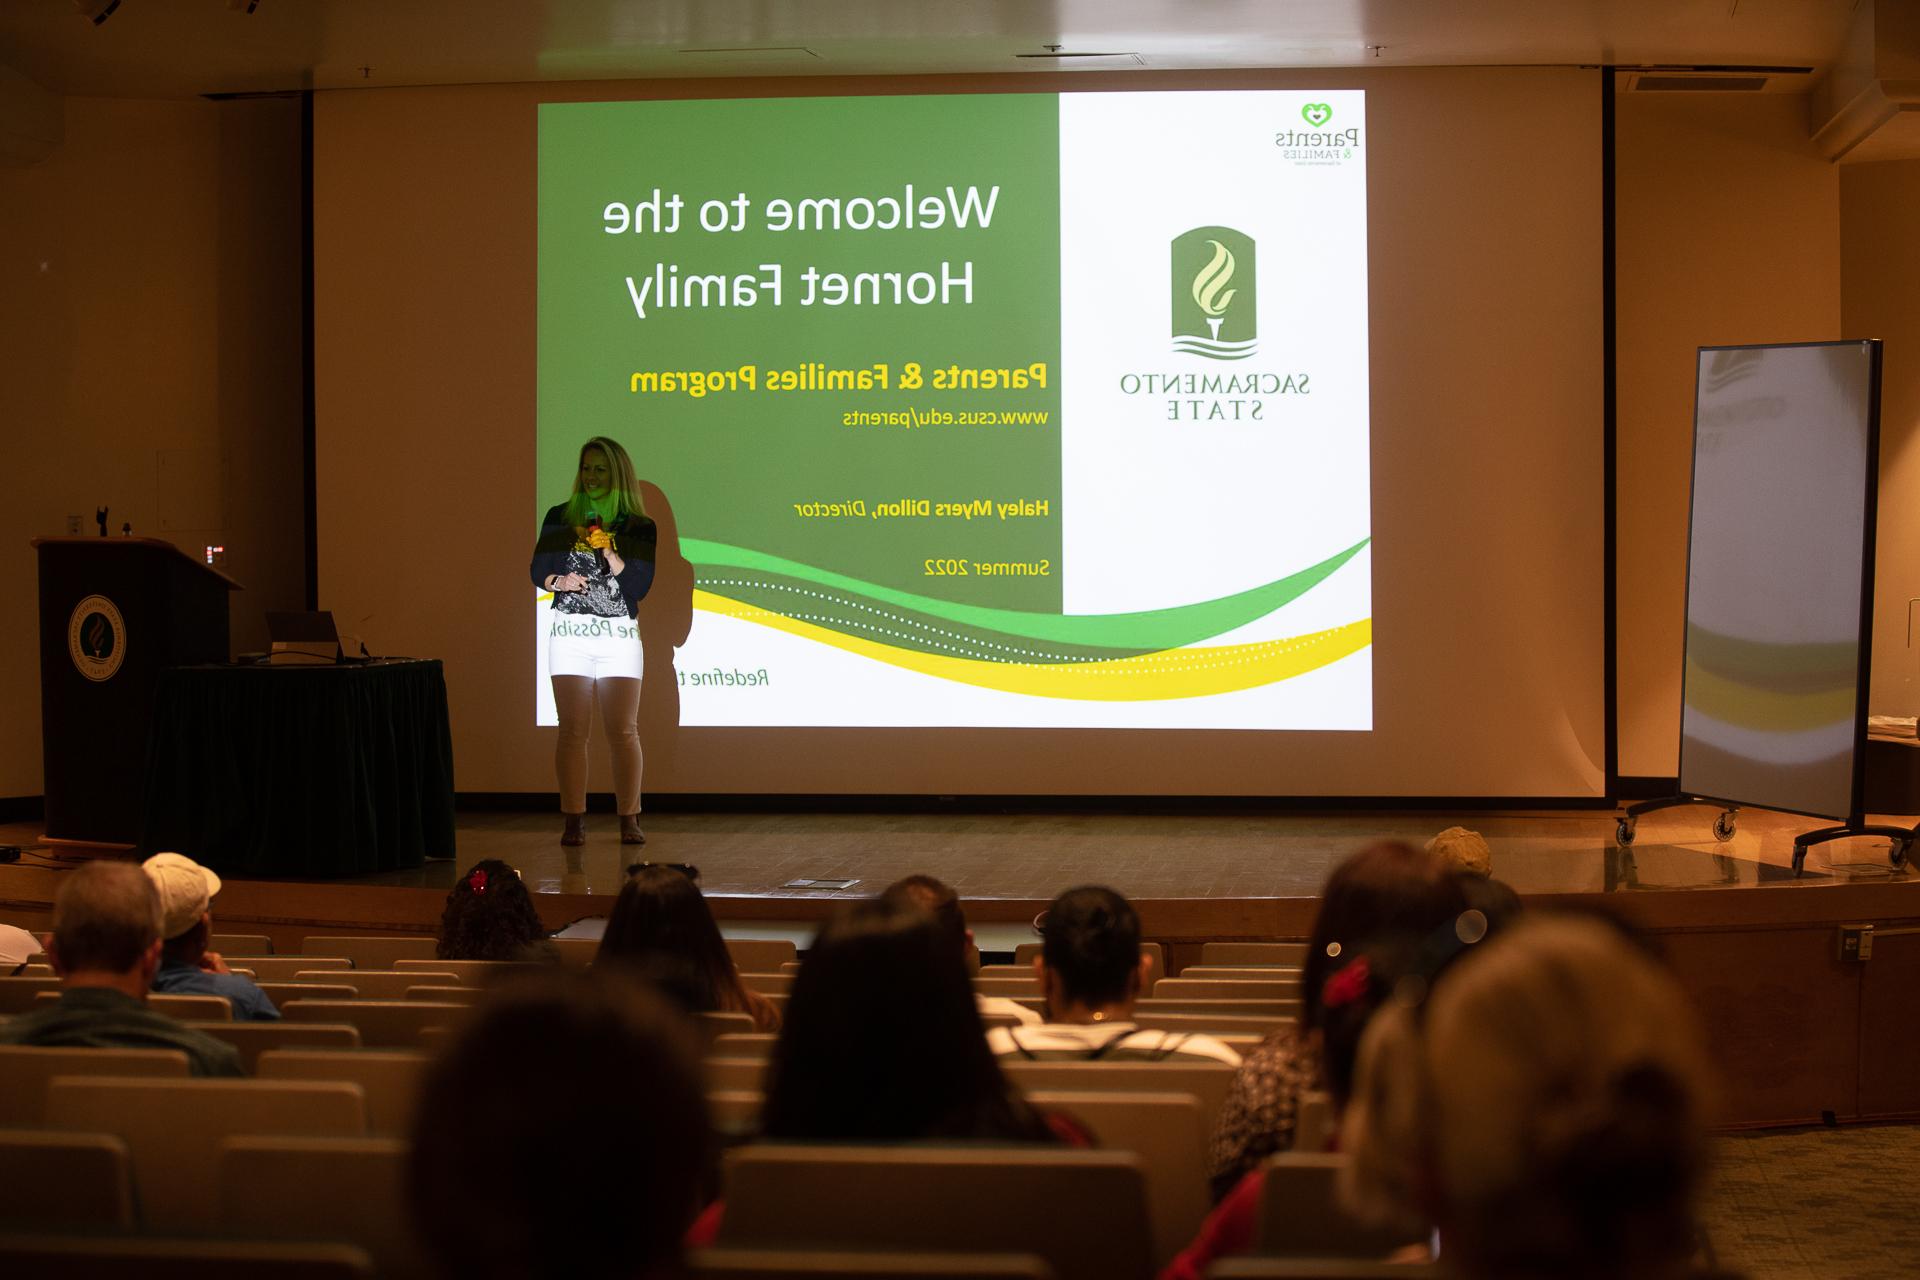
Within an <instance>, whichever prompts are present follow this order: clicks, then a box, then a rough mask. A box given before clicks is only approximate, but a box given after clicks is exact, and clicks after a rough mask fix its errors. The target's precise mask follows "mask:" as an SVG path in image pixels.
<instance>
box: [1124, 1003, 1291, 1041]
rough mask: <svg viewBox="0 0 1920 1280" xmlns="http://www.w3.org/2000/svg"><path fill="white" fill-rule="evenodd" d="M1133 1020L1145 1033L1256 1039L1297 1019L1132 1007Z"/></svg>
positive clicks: (1137, 1005) (1272, 1015)
mask: <svg viewBox="0 0 1920 1280" xmlns="http://www.w3.org/2000/svg"><path fill="white" fill-rule="evenodd" d="M1141 1003H1144V1001H1143V1002H1141ZM1179 1003H1185V1002H1184V1001H1182V1002H1179ZM1133 1020H1134V1021H1135V1022H1137V1023H1139V1024H1140V1025H1141V1026H1143V1027H1145V1028H1147V1029H1148V1030H1149V1031H1193V1032H1198V1033H1201V1034H1204V1035H1211V1036H1228V1035H1242V1036H1247V1035H1250V1036H1253V1037H1255V1039H1259V1038H1261V1037H1264V1036H1267V1035H1270V1034H1271V1033H1273V1032H1275V1031H1285V1030H1287V1029H1288V1028H1290V1027H1292V1026H1293V1025H1294V1024H1295V1023H1297V1022H1298V1021H1299V1018H1297V1017H1295V1016H1293V1015H1291V1014H1280V1015H1274V1014H1256V1013H1161V1012H1159V1011H1157V1010H1154V1009H1142V1008H1141V1007H1140V1005H1139V1004H1135V1005H1134V1008H1133Z"/></svg>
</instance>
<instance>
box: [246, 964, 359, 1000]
mask: <svg viewBox="0 0 1920 1280" xmlns="http://www.w3.org/2000/svg"><path fill="white" fill-rule="evenodd" d="M347 972H348V971H347V970H345V969H341V970H338V971H334V970H328V971H327V976H328V977H339V978H344V977H346V976H347ZM256 985H258V986H259V988H260V994H262V995H264V996H265V997H266V998H267V999H269V1000H271V1001H273V1007H274V1008H276V1009H277V1008H279V1007H280V1006H281V1005H283V1004H285V1003H287V1001H289V1000H358V999H359V998H360V990H359V988H357V987H350V986H348V985H347V984H346V983H344V982H311V981H308V982H262V983H258V984H256Z"/></svg>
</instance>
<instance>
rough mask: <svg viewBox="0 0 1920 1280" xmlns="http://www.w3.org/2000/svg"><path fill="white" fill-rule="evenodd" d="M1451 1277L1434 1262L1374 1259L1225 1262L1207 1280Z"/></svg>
mask: <svg viewBox="0 0 1920 1280" xmlns="http://www.w3.org/2000/svg"><path fill="white" fill-rule="evenodd" d="M1448 1274H1449V1273H1448V1272H1446V1271H1444V1270H1442V1269H1441V1267H1440V1266H1439V1265H1438V1264H1436V1263H1432V1262H1380V1261H1377V1260H1375V1259H1372V1258H1263V1257H1251V1258H1222V1259H1221V1260H1220V1261H1218V1262H1216V1263H1214V1264H1213V1266H1212V1267H1211V1268H1209V1269H1208V1271H1207V1280H1437V1278H1438V1277H1441V1276H1446V1275H1448Z"/></svg>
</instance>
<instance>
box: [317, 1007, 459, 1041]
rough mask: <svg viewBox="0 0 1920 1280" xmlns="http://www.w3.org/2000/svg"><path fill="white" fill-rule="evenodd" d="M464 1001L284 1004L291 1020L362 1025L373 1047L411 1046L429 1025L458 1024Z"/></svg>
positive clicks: (363, 1036)
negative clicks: (454, 1002)
mask: <svg viewBox="0 0 1920 1280" xmlns="http://www.w3.org/2000/svg"><path fill="white" fill-rule="evenodd" d="M469 1011H470V1010H469V1006H467V1005H464V1004H444V1003H438V1002H435V1001H429V1000H291V1001H289V1002H287V1003H286V1004H284V1005H282V1006H281V1007H280V1013H281V1016H282V1017H284V1018H286V1019H287V1021H289V1022H335V1023H339V1022H344V1023H346V1024H347V1025H348V1026H351V1027H358V1028H359V1030H360V1042H361V1043H362V1044H364V1045H366V1046H367V1047H368V1048H369V1049H411V1048H414V1047H416V1046H417V1045H419V1043H420V1032H421V1030H422V1029H424V1028H426V1027H449V1026H453V1025H456V1024H457V1023H458V1022H459V1021H460V1020H461V1019H462V1018H464V1017H465V1016H466V1014H467V1013H468V1012H469Z"/></svg>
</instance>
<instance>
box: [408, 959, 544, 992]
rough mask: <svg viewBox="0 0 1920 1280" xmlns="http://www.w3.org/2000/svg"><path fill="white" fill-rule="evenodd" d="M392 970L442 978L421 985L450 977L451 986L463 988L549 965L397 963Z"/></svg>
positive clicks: (449, 962)
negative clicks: (451, 979) (451, 980)
mask: <svg viewBox="0 0 1920 1280" xmlns="http://www.w3.org/2000/svg"><path fill="white" fill-rule="evenodd" d="M393 967H394V968H395V969H396V970H399V971H402V972H411V973H413V974H414V975H415V976H416V977H419V975H422V974H429V973H431V974H438V975H443V976H440V977H436V978H426V977H420V979H419V980H420V981H421V982H423V983H424V982H429V981H432V982H445V981H446V976H444V975H451V976H452V978H453V982H452V983H451V984H449V985H452V986H461V987H483V986H486V985H487V984H488V983H489V982H496V981H498V980H499V979H501V978H505V977H510V976H511V975H513V974H516V973H523V972H525V971H526V970H528V969H533V970H538V969H542V968H544V967H546V966H544V965H543V964H540V963H538V962H534V961H526V960H396V961H394V962H393Z"/></svg>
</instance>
